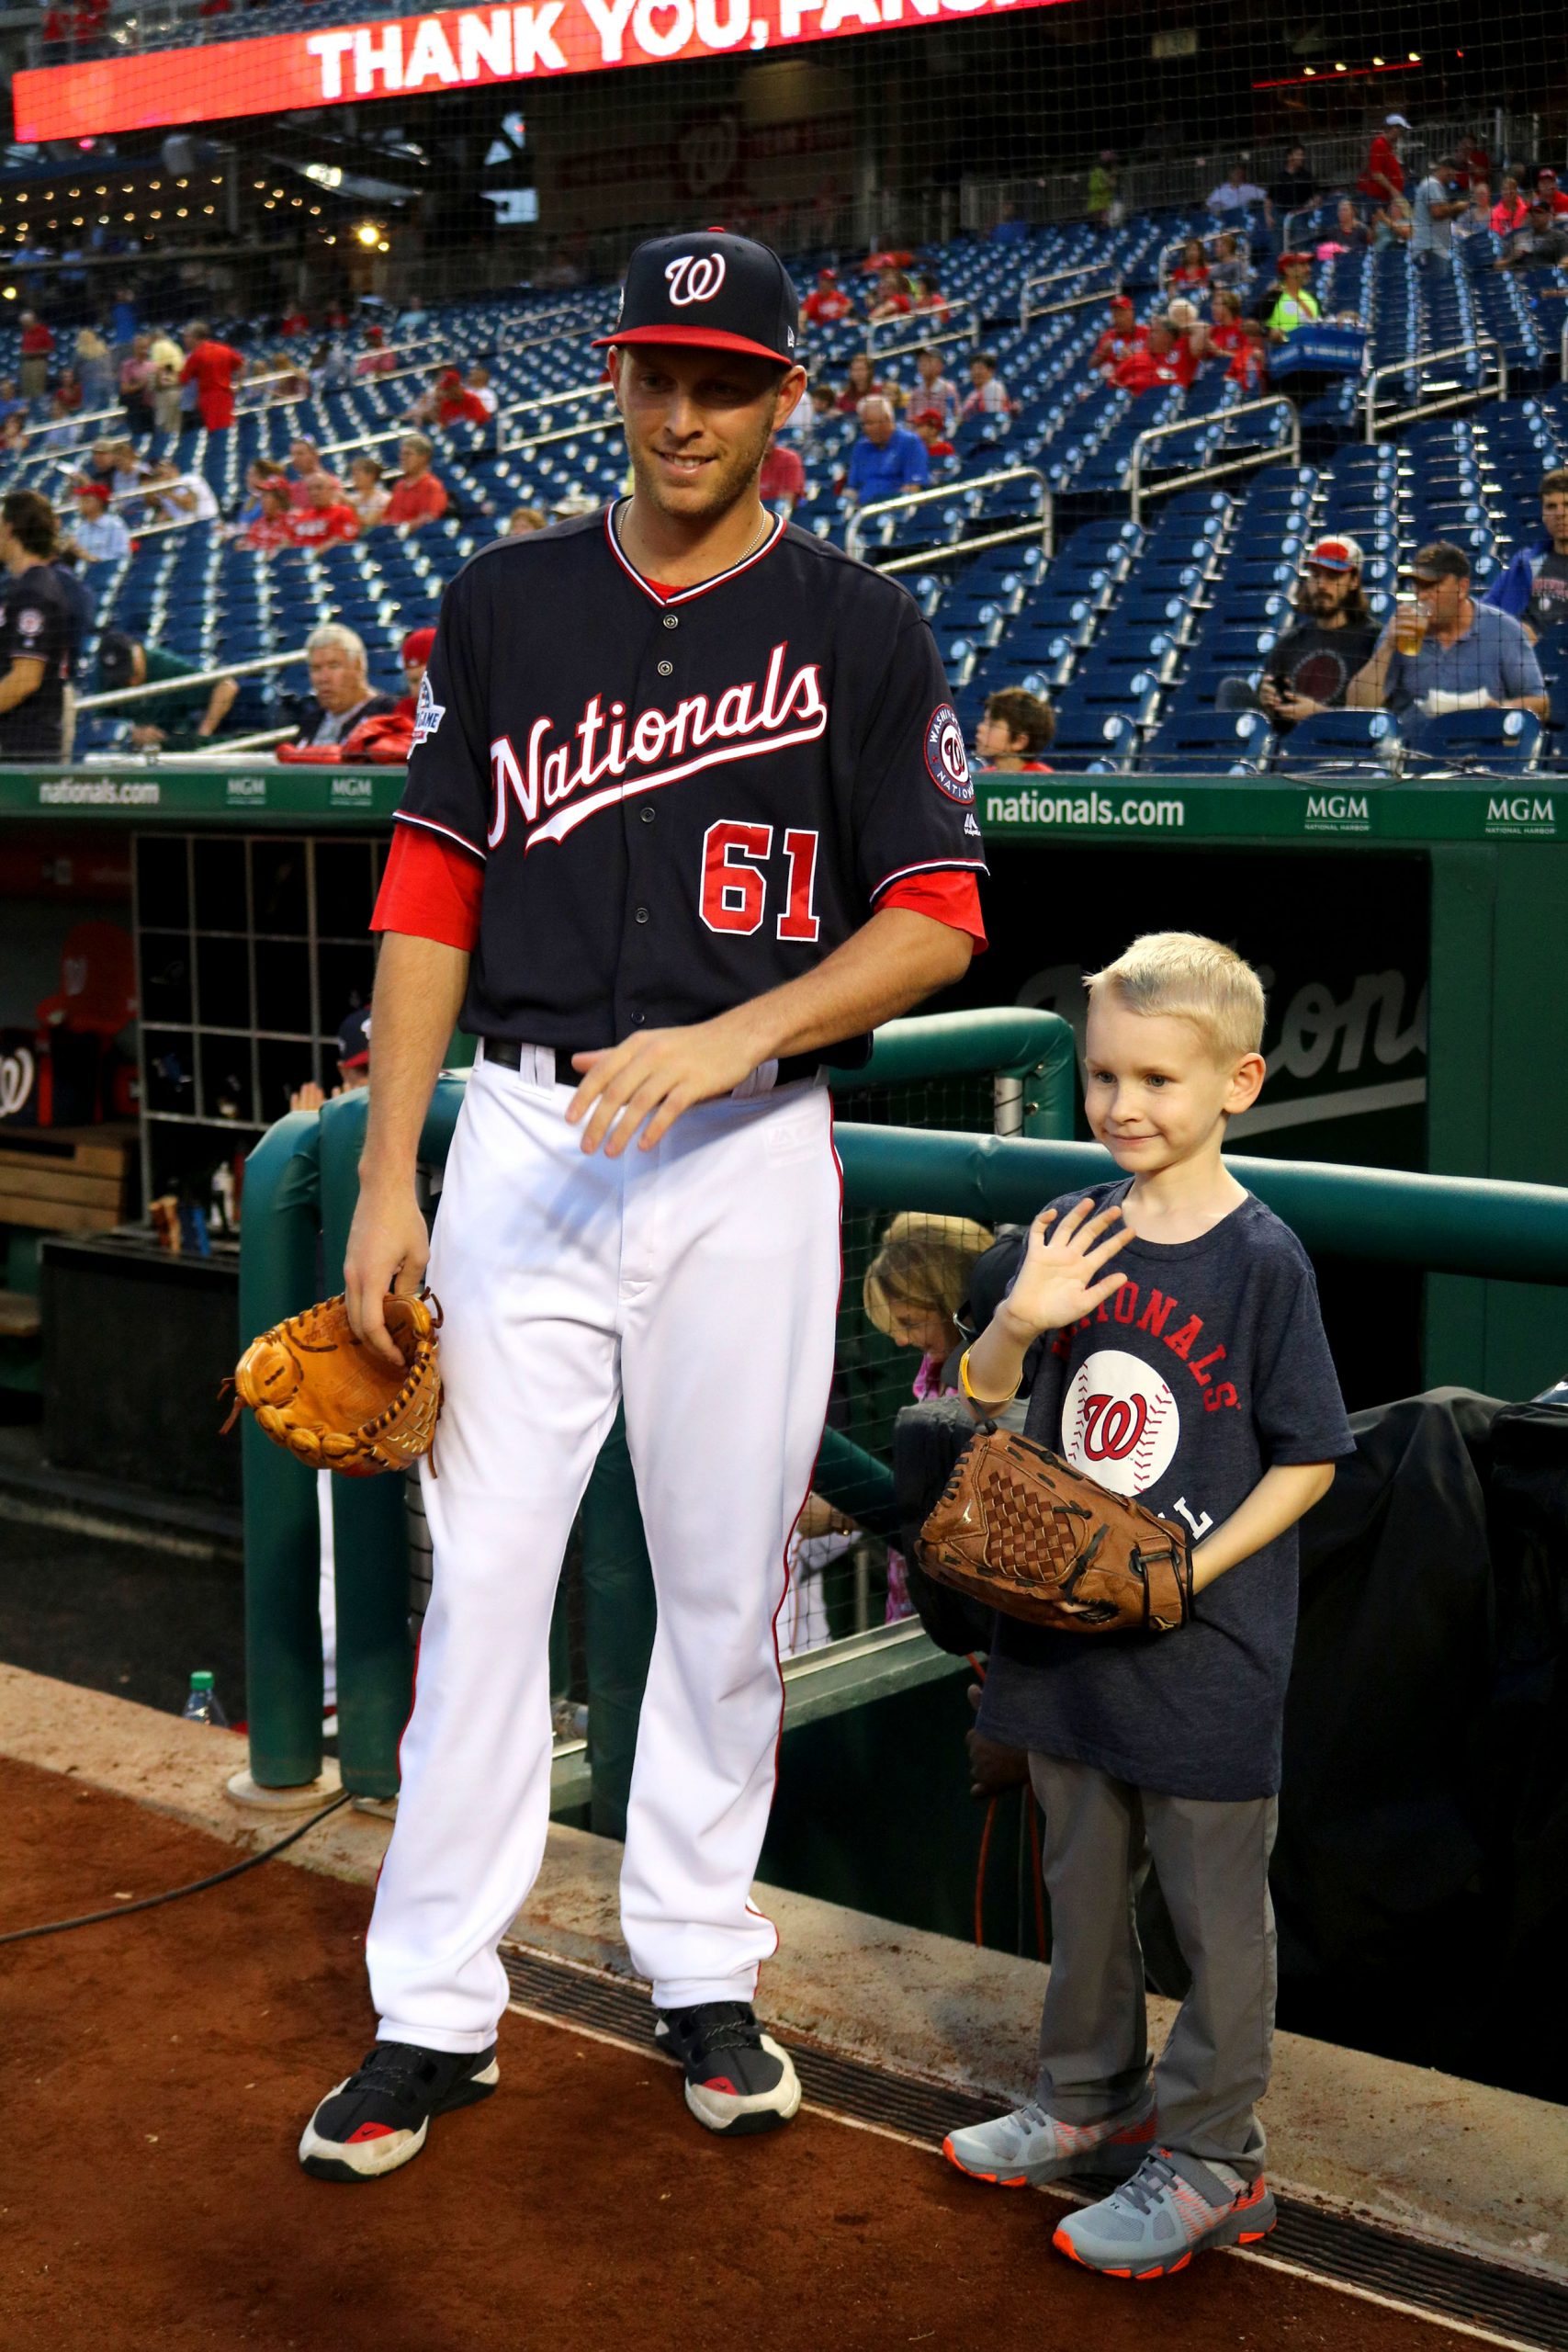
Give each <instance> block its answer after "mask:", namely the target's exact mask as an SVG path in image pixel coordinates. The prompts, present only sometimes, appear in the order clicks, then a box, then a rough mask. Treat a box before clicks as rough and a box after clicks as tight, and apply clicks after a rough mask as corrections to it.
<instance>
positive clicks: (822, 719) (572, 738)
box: [488, 642, 951, 852]
mask: <svg viewBox="0 0 1568 2352" xmlns="http://www.w3.org/2000/svg"><path fill="white" fill-rule="evenodd" d="M788 653H789V646H788V644H787V642H786V643H784V644H783V645H775V646H774V647H773V651H772V653H771V654H770V655H769V657H768V669H767V675H766V676H765V677H764V678H763V679H761V681H760V682H759V681H758V680H757V679H754V678H753V679H750V680H748V681H747V682H746V684H743V685H734V686H727V687H726V688H725V690H724V692H723V693H722V694H721V695H717V696H716V697H715V698H713V699H712V700H710V699H709V697H708V696H707V695H686V697H685V698H684V699H683V700H682V701H681V702H678V703H677V704H676V705H675V707H674V708H673V709H672V710H656V709H648V710H639V711H637V713H636V714H635V715H633V714H631V713H628V711H627V709H626V704H625V703H624V702H613V703H611V705H610V707H609V708H608V710H606V709H605V707H604V702H603V700H602V698H601V697H600V696H599V695H591V696H590V697H589V700H588V702H587V703H586V705H585V706H584V707H583V712H582V716H581V718H580V719H579V720H578V721H577V723H576V725H575V726H572V727H569V728H568V729H566V730H565V741H552V738H553V737H554V736H555V734H556V722H555V720H554V719H553V718H536V720H535V721H534V724H533V726H532V727H531V728H530V729H529V730H528V741H527V747H526V750H525V752H524V755H523V757H522V758H521V759H519V757H518V755H517V752H516V750H515V749H514V747H513V741H512V738H511V736H510V735H500V736H498V737H497V738H496V740H495V741H494V742H492V743H491V747H490V774H491V790H492V793H493V796H494V797H493V806H492V810H491V823H490V832H489V835H488V840H489V843H490V846H491V849H496V848H498V847H499V846H500V844H501V842H502V841H503V840H504V839H505V836H506V828H507V822H508V820H509V819H510V817H511V813H512V810H513V807H515V808H516V809H517V810H518V812H519V814H520V815H521V817H522V819H523V821H524V823H525V826H526V827H527V839H526V841H525V842H524V849H525V852H526V851H528V850H535V849H537V848H538V846H539V843H540V842H562V841H565V839H566V837H567V835H568V834H569V833H571V832H575V831H576V830H577V828H578V826H579V825H581V824H583V823H584V822H586V820H588V819H589V818H590V817H596V816H597V815H598V814H599V813H600V811H601V810H602V809H614V808H615V807H617V806H618V805H619V804H620V802H621V801H623V800H627V799H630V798H631V797H632V795H633V794H634V793H643V792H658V791H660V790H662V789H663V787H664V786H666V785H671V784H681V783H683V782H684V780H685V779H686V777H687V776H692V775H699V774H700V773H701V771H702V770H703V769H705V768H712V767H728V766H731V765H733V763H735V762H736V761H737V760H755V759H760V758H761V757H762V756H763V755H764V754H766V753H767V752H783V751H787V750H788V749H789V748H790V747H791V746H792V745H794V744H797V743H815V742H816V741H818V737H819V736H821V735H823V734H825V733H826V731H827V727H828V706H827V704H826V702H825V701H824V700H823V698H822V686H821V679H820V673H819V671H818V665H817V663H816V662H804V663H802V665H801V667H800V668H799V669H798V670H796V671H795V672H794V673H793V674H792V675H790V676H787V677H786V675H785V674H784V664H785V661H786V658H787V656H788ZM949 715H950V716H951V714H949Z"/></svg>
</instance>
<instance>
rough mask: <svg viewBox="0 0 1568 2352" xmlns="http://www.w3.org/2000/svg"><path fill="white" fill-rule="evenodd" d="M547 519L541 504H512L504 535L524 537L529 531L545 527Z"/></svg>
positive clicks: (514, 537)
mask: <svg viewBox="0 0 1568 2352" xmlns="http://www.w3.org/2000/svg"><path fill="white" fill-rule="evenodd" d="M549 519H550V518H549V516H548V515H547V514H546V513H545V511H544V509H543V507H542V506H514V507H513V510H512V514H511V515H510V516H509V518H508V520H507V525H506V536H507V537H508V538H509V539H521V538H525V537H526V536H527V534H528V533H529V532H530V531H543V530H545V529H546V528H547V526H548V524H549Z"/></svg>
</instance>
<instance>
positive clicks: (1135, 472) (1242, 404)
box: [1127, 392, 1302, 523]
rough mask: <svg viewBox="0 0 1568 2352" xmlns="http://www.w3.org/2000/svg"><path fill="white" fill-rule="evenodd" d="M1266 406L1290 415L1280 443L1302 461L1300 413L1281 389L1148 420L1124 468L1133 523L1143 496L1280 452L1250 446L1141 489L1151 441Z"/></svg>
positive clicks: (1185, 485)
mask: <svg viewBox="0 0 1568 2352" xmlns="http://www.w3.org/2000/svg"><path fill="white" fill-rule="evenodd" d="M1266 408H1267V409H1283V410H1284V412H1285V414H1286V415H1287V416H1288V417H1289V418H1290V421H1291V431H1290V437H1289V439H1288V440H1287V441H1286V442H1285V443H1284V444H1283V445H1282V446H1283V448H1284V449H1285V450H1286V451H1288V452H1289V455H1290V460H1291V463H1292V465H1293V466H1299V465H1300V463H1301V461H1302V420H1301V414H1300V412H1299V411H1298V410H1297V407H1296V404H1295V402H1294V401H1290V400H1287V399H1286V397H1285V395H1284V393H1283V392H1265V393H1264V395H1263V397H1262V398H1261V399H1260V400H1256V401H1238V402H1237V404H1236V406H1235V408H1215V409H1211V410H1210V411H1209V413H1208V415H1207V416H1179V417H1177V418H1175V419H1174V420H1173V421H1172V422H1171V423H1170V424H1151V425H1150V426H1149V428H1148V431H1147V432H1146V433H1140V434H1139V435H1138V437H1137V439H1136V440H1135V441H1134V444H1133V458H1132V463H1131V464H1130V466H1129V467H1128V469H1127V487H1128V490H1129V492H1131V494H1132V504H1131V507H1130V509H1129V513H1130V515H1131V518H1132V520H1133V521H1134V523H1138V522H1141V521H1142V520H1143V506H1144V501H1145V498H1163V497H1164V496H1165V495H1166V493H1167V492H1168V491H1172V490H1190V489H1191V487H1192V485H1193V484H1194V482H1201V481H1218V480H1219V478H1220V477H1221V476H1222V475H1223V474H1238V473H1241V472H1242V471H1244V470H1245V469H1246V468H1247V467H1248V466H1266V465H1269V464H1270V463H1271V462H1272V461H1273V459H1274V458H1278V457H1279V456H1280V454H1281V452H1280V448H1273V449H1254V450H1252V451H1251V452H1250V453H1249V454H1248V455H1247V456H1246V457H1244V458H1226V459H1225V460H1224V463H1223V464H1221V465H1217V466H1201V467H1198V468H1197V469H1194V471H1192V472H1191V473H1185V474H1173V475H1172V476H1171V479H1170V480H1169V481H1165V482H1158V483H1156V485H1155V487H1154V488H1153V489H1152V490H1145V488H1144V455H1145V450H1146V449H1147V448H1148V447H1149V444H1150V443H1151V442H1154V441H1168V440H1170V439H1172V438H1173V437H1174V435H1177V434H1178V433H1201V431H1202V430H1203V429H1204V427H1205V426H1207V425H1211V424H1230V422H1231V421H1232V419H1233V418H1235V417H1238V416H1256V415H1257V413H1258V411H1259V410H1260V409H1266Z"/></svg>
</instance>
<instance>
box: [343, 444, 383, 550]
mask: <svg viewBox="0 0 1568 2352" xmlns="http://www.w3.org/2000/svg"><path fill="white" fill-rule="evenodd" d="M343 494H344V501H345V502H346V503H347V504H348V505H350V506H352V507H353V509H354V512H355V519H356V520H357V522H358V524H359V527H360V529H361V530H362V531H373V530H374V529H375V527H376V526H377V524H378V523H380V522H383V521H384V520H385V519H386V513H387V502H388V500H389V497H390V495H391V492H389V490H388V488H387V486H386V484H385V482H384V481H382V479H381V460H380V458H373V457H372V456H371V455H370V452H369V451H368V450H364V451H362V452H361V454H360V455H359V456H358V457H357V458H350V459H349V465H348V488H347V489H346V490H345V491H344V493H343Z"/></svg>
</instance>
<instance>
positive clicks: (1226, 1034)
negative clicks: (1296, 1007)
mask: <svg viewBox="0 0 1568 2352" xmlns="http://www.w3.org/2000/svg"><path fill="white" fill-rule="evenodd" d="M1084 986H1085V988H1086V989H1088V990H1089V1002H1090V1004H1091V1005H1092V1004H1093V1002H1094V1000H1095V998H1096V997H1097V996H1098V995H1099V993H1100V989H1108V990H1110V992H1111V994H1112V995H1113V996H1114V997H1115V998H1116V1000H1117V1001H1118V1003H1120V1004H1123V1005H1125V1007H1126V1008H1127V1011H1128V1012H1142V1013H1148V1014H1157V1013H1166V1014H1169V1015H1173V1016H1174V1017H1175V1018H1177V1019H1178V1020H1181V1021H1190V1022H1191V1023H1192V1025H1193V1027H1194V1028H1195V1029H1196V1030H1197V1031H1198V1032H1199V1034H1200V1035H1201V1038H1202V1040H1203V1043H1204V1044H1205V1046H1208V1048H1209V1050H1210V1052H1211V1053H1212V1054H1213V1056H1214V1058H1215V1060H1216V1061H1222V1062H1224V1061H1237V1060H1239V1059H1240V1057H1242V1055H1243V1054H1256V1053H1258V1052H1260V1051H1261V1050H1262V1046H1263V1015H1264V1010H1265V1007H1264V1001H1263V983H1262V981H1261V980H1260V979H1259V978H1258V975H1257V973H1256V972H1255V971H1254V970H1253V968H1252V967H1251V965H1250V964H1249V963H1247V960H1246V959H1245V957H1243V956H1238V955H1237V954H1236V952H1235V948H1234V947H1224V946H1222V945H1221V944H1220V942H1219V941H1218V940H1217V939H1204V938H1203V937H1202V936H1201V934H1200V933H1198V932H1195V931H1146V932H1145V933H1144V934H1143V936H1142V938H1141V939H1134V942H1133V944H1132V945H1131V947H1128V948H1125V949H1124V950H1123V951H1122V954H1121V955H1120V956H1117V958H1116V960H1115V962H1114V963H1113V964H1107V965H1106V967H1105V969H1104V970H1103V971H1102V972H1089V973H1086V975H1085V977H1084Z"/></svg>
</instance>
